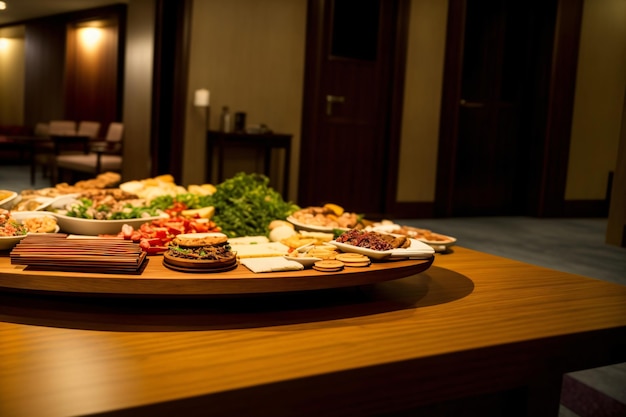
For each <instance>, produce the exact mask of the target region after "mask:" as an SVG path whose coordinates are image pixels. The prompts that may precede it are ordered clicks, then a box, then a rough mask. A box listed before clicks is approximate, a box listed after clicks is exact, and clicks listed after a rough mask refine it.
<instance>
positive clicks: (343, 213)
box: [4, 173, 430, 272]
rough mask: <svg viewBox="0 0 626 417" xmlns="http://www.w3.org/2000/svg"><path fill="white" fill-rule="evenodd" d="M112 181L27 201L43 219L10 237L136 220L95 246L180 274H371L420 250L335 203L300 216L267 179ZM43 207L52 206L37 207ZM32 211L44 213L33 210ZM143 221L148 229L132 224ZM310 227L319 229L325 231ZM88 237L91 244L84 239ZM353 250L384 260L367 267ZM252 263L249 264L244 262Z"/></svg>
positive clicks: (38, 194) (33, 194)
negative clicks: (114, 246) (106, 245)
mask: <svg viewBox="0 0 626 417" xmlns="http://www.w3.org/2000/svg"><path fill="white" fill-rule="evenodd" d="M116 178H117V179H118V180H119V177H116V176H115V175H112V174H110V173H105V174H102V175H100V176H98V177H97V178H95V179H94V180H93V181H89V180H88V181H83V182H79V183H76V184H75V185H73V186H71V185H68V184H59V185H58V186H56V187H50V188H46V189H42V190H28V191H25V192H22V195H21V199H20V204H19V205H18V204H16V205H15V211H16V212H17V211H23V209H24V208H25V207H26V208H33V207H35V208H36V209H37V210H43V211H41V213H42V216H41V217H34V218H29V219H25V220H24V221H23V222H14V221H11V222H7V221H6V220H5V223H10V225H11V226H7V227H6V228H5V231H4V233H22V232H23V233H27V232H28V231H29V230H32V231H36V233H51V232H54V227H56V224H54V225H51V224H50V219H52V221H54V216H55V215H58V216H68V217H72V218H75V219H76V222H77V224H81V219H84V221H85V222H87V221H90V222H93V221H96V222H107V221H110V220H117V221H123V220H124V219H127V220H129V222H128V223H131V221H130V220H131V219H132V220H133V222H132V224H134V225H135V226H132V225H130V224H124V223H122V224H121V226H120V228H119V231H118V232H117V233H114V234H107V235H101V234H100V235H98V236H99V237H102V238H115V239H123V240H128V241H132V242H134V243H136V244H138V245H139V247H140V248H141V250H142V251H144V252H146V253H147V254H148V255H155V256H157V255H162V257H163V264H164V265H165V266H167V267H168V268H170V269H175V270H178V271H183V272H221V271H226V270H230V269H232V268H233V267H236V265H237V264H238V263H239V262H241V264H242V265H247V267H248V268H249V269H251V270H253V271H254V272H267V271H279V270H298V269H301V268H309V267H312V268H313V269H315V270H317V271H320V272H337V271H340V270H342V269H343V268H344V267H348V268H366V267H368V266H369V265H370V264H371V262H372V259H374V260H375V261H381V260H384V259H386V258H387V257H388V256H390V258H389V259H402V258H406V259H408V258H409V257H411V256H413V255H414V254H415V252H416V250H418V249H416V248H415V247H413V248H412V250H411V251H408V250H407V252H406V253H407V256H403V253H404V252H402V251H403V249H405V248H409V247H410V246H411V242H412V240H413V239H412V237H414V236H415V235H414V234H413V235H411V234H410V233H409V232H408V229H404V230H406V233H402V232H401V233H393V234H392V233H386V232H382V231H379V230H367V227H369V226H365V222H364V221H363V218H362V216H361V215H359V214H357V213H356V212H351V211H347V210H345V209H344V208H343V207H341V206H340V205H338V204H334V203H327V204H324V205H322V206H312V207H304V208H301V207H299V206H298V205H296V204H294V203H292V202H289V201H284V200H283V198H282V196H281V195H280V194H279V193H278V192H276V191H274V190H273V189H272V188H271V187H269V179H268V178H266V177H264V176H263V175H260V174H245V173H240V174H237V175H235V176H234V177H233V178H230V179H228V180H226V181H224V182H223V183H221V184H216V185H213V184H200V185H193V186H189V187H182V186H180V185H178V184H176V183H175V181H174V179H173V177H171V176H169V175H164V176H159V177H155V178H151V179H146V180H141V181H131V182H127V183H123V184H119V186H117V187H115V186H113V183H114V182H115V180H116ZM64 197H67V198H64ZM46 198H47V199H54V200H52V201H48V202H47V204H43V205H41V204H39V203H40V202H41V201H42V200H41V199H46ZM35 201H37V203H38V204H39V205H37V204H32V203H33V202H35ZM42 207H43V208H42ZM7 213H8V215H7V216H6V217H7V219H10V212H9V211H7ZM44 213H45V214H46V215H45V216H44V215H43V214H44ZM154 216H158V217H156V218H155V217H154ZM145 217H150V219H149V220H146V221H145V222H141V221H139V222H136V220H140V219H143V218H145ZM27 224H28V225H30V226H28V229H27V226H26V225H27ZM368 224H370V225H371V224H373V223H372V222H369V223H368ZM52 226H54V227H52ZM307 226H311V227H322V228H323V230H324V231H315V230H316V229H312V230H311V229H308V227H307ZM11 227H14V228H15V230H11ZM307 229H308V230H307ZM61 233H63V230H61ZM85 234H87V235H89V234H90V233H89V232H88V230H87V229H85ZM333 239H335V240H333ZM209 241H211V242H209ZM214 241H215V242H214ZM218 241H219V242H218ZM18 244H19V243H18ZM340 244H341V246H339V245H340ZM353 249H354V250H353ZM357 249H365V250H369V251H375V252H376V253H381V254H382V255H381V256H374V257H371V256H368V255H367V252H366V253H365V254H364V253H363V252H362V251H361V252H360V253H358V252H359V250H357ZM352 252H354V253H352ZM387 252H389V253H387ZM409 254H411V256H409ZM425 254H426V255H429V254H430V252H428V251H426V252H425ZM246 259H251V260H250V261H246V262H243V260H246ZM252 259H267V261H264V262H261V261H252ZM272 259H274V260H273V261H272ZM266 262H269V265H270V266H267V265H266ZM279 262H280V263H281V266H279V265H278V263H279ZM293 262H295V264H294V263H293ZM272 265H273V266H272ZM295 265H298V267H297V268H296V267H295Z"/></svg>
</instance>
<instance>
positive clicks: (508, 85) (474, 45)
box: [452, 0, 533, 216]
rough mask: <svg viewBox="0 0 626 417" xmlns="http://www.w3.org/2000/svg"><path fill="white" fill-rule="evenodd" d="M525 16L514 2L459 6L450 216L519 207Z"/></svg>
mask: <svg viewBox="0 0 626 417" xmlns="http://www.w3.org/2000/svg"><path fill="white" fill-rule="evenodd" d="M531 13H532V7H528V6H527V5H526V4H522V3H521V2H515V1H509V0H470V1H468V2H467V8H466V14H465V32H464V48H463V70H462V78H461V98H460V100H459V103H458V105H459V133H458V147H457V163H456V171H455V177H454V191H453V201H452V205H453V213H452V214H453V215H456V216H463V215H513V214H520V213H519V210H520V209H521V208H522V207H523V205H520V201H519V198H523V197H524V196H525V194H526V192H525V190H524V189H523V184H524V181H523V178H524V177H528V172H529V161H528V159H527V154H525V153H524V152H522V151H521V147H522V146H523V144H522V141H523V140H524V139H526V137H525V135H524V134H523V126H522V124H521V122H522V114H523V112H524V106H525V92H527V91H529V85H531V84H532V78H531V77H529V76H528V75H529V72H528V71H529V68H531V67H530V66H529V65H528V63H529V57H531V56H532V44H531V43H530V41H531V39H532V36H530V35H531V31H532V30H533V27H532V24H531V23H532V15H531Z"/></svg>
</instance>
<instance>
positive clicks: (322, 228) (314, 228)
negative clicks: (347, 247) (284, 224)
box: [287, 216, 350, 233]
mask: <svg viewBox="0 0 626 417" xmlns="http://www.w3.org/2000/svg"><path fill="white" fill-rule="evenodd" d="M287 221H288V222H289V223H291V224H293V225H294V226H295V227H296V229H297V230H307V231H309V232H325V233H332V232H333V231H334V230H335V229H339V230H343V231H346V230H350V229H346V228H343V227H327V226H316V225H314V224H306V223H301V222H299V221H297V220H296V219H294V218H293V216H289V217H287Z"/></svg>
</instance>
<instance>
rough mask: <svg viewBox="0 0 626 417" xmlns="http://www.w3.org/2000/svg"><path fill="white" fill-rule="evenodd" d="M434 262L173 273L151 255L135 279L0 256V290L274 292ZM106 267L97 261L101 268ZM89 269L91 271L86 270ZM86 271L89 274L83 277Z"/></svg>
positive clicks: (405, 272)
mask: <svg viewBox="0 0 626 417" xmlns="http://www.w3.org/2000/svg"><path fill="white" fill-rule="evenodd" d="M433 260H434V258H433V257H431V258H429V259H416V260H394V261H385V262H374V263H372V264H371V265H370V266H369V267H367V268H352V267H346V268H344V269H343V270H341V271H339V272H333V273H327V272H319V271H316V270H313V269H305V270H301V271H293V272H267V273H254V272H252V271H250V270H249V269H248V268H246V267H245V266H243V265H238V266H237V268H236V269H234V270H232V271H226V272H219V273H190V272H179V271H175V270H172V269H169V268H167V267H166V266H164V265H163V256H152V257H149V259H148V260H147V264H146V265H145V268H144V269H142V270H141V271H139V273H138V274H131V273H104V272H99V270H98V267H97V266H96V265H93V266H92V267H91V268H81V269H84V271H81V272H67V271H42V270H37V269H34V268H32V267H31V266H25V265H14V264H11V262H10V260H9V258H7V257H0V288H11V289H22V290H39V291H55V292H64V293H76V294H89V293H90V294H107V295H111V296H114V295H215V294H251V293H274V292H282V291H303V290H316V289H327V288H340V287H351V286H355V285H365V284H373V283H376V282H382V281H389V280H394V279H399V278H404V277H407V276H410V275H415V274H418V273H420V272H422V271H424V270H426V269H428V268H429V267H430V265H431V264H432V263H433ZM106 267H108V265H107V264H106V263H105V262H102V268H103V269H104V268H106ZM90 270H91V271H90ZM85 271H90V272H85Z"/></svg>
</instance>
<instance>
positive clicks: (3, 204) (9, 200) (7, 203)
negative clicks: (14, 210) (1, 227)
mask: <svg viewBox="0 0 626 417" xmlns="http://www.w3.org/2000/svg"><path fill="white" fill-rule="evenodd" d="M0 191H3V192H6V193H10V194H9V196H8V197H5V198H3V199H2V200H0V208H3V209H8V208H9V207H11V206H12V205H13V203H14V201H13V200H15V199H16V198H17V193H16V192H15V191H9V190H0Z"/></svg>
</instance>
